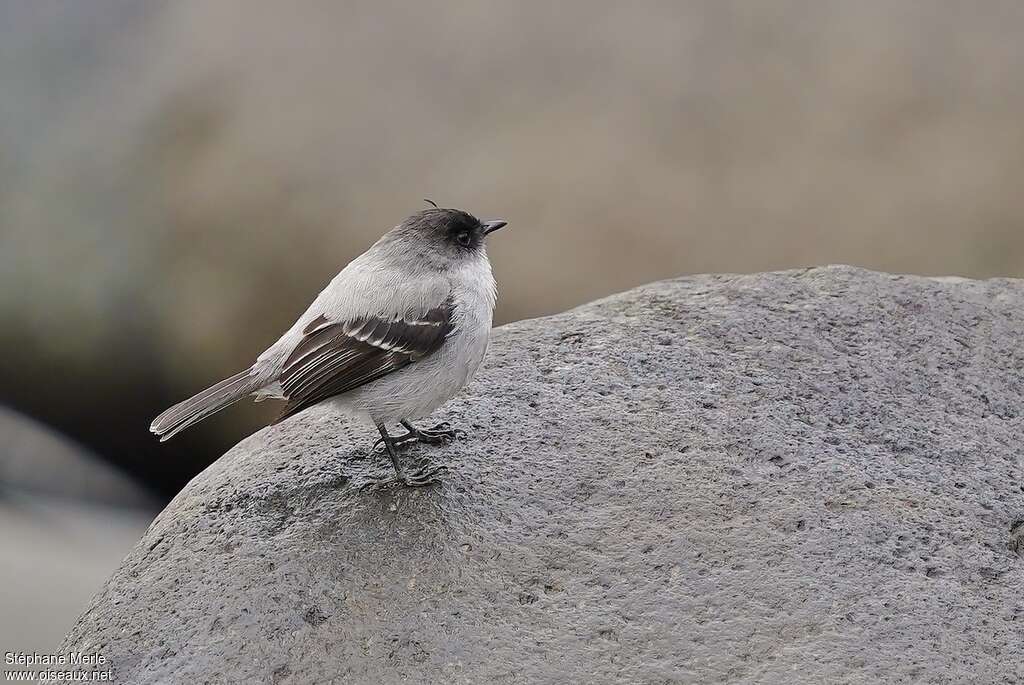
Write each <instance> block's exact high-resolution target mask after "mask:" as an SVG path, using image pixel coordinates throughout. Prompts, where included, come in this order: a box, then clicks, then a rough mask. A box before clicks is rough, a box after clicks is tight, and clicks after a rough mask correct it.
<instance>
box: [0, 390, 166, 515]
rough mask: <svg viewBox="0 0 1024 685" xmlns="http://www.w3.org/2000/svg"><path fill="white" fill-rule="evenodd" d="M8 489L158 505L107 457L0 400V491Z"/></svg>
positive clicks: (133, 505) (92, 500)
mask: <svg viewBox="0 0 1024 685" xmlns="http://www.w3.org/2000/svg"><path fill="white" fill-rule="evenodd" d="M12 491H14V492H17V493H20V494H23V495H29V496H43V497H57V498H61V499H68V500H74V501H77V502H80V503H85V504H94V505H100V506H107V507H117V508H125V507H127V508H138V509H153V508H155V507H156V505H157V502H156V499H155V498H154V497H153V495H152V493H150V492H147V491H146V490H145V489H144V488H143V487H141V486H139V484H138V483H136V482H135V481H133V480H132V479H131V478H129V477H128V476H126V475H125V474H124V473H122V472H121V471H119V470H117V469H116V468H114V467H113V466H111V465H110V464H109V463H107V462H104V461H102V460H100V459H99V457H97V456H96V455H94V454H92V453H90V452H89V451H88V450H86V449H84V448H82V447H80V446H79V445H75V444H73V443H72V442H71V441H70V440H68V439H67V438H65V437H64V436H62V435H60V434H58V433H56V432H55V431H53V430H51V429H50V428H47V427H46V426H44V425H42V424H40V423H39V422H37V421H34V420H32V419H30V418H29V417H27V416H23V415H21V414H19V413H17V412H14V411H11V410H10V409H7V408H5V407H3V406H0V497H3V495H4V492H8V493H10V492H12Z"/></svg>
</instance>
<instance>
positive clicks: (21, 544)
mask: <svg viewBox="0 0 1024 685" xmlns="http://www.w3.org/2000/svg"><path fill="white" fill-rule="evenodd" d="M156 506H157V503H156V500H155V498H154V497H153V496H152V495H151V494H150V493H148V492H147V491H146V490H145V489H144V488H142V487H140V486H139V485H138V484H137V483H135V482H134V481H132V479H130V478H128V477H127V476H125V475H123V474H121V473H119V472H118V471H116V470H115V469H114V468H112V467H111V466H110V465H109V464H106V463H104V462H102V461H100V460H99V459H98V458H97V457H96V456H95V455H92V454H90V453H89V452H88V451H87V450H85V449H83V448H81V447H79V446H77V445H75V444H73V443H72V442H71V441H69V440H68V439H66V438H65V437H63V436H61V435H59V434H57V433H56V432H54V431H52V430H51V429H49V428H47V427H46V426H43V425H41V424H39V423H37V422H35V421H32V420H31V419H29V418H27V417H25V416H21V415H20V414H17V413H16V412H13V411H10V410H8V409H5V408H3V407H0V607H3V611H0V645H2V647H3V650H4V651H5V652H39V653H44V654H45V653H51V652H52V651H53V650H54V648H55V647H56V646H57V644H58V643H59V642H60V640H61V637H62V636H63V635H64V634H65V633H66V632H67V627H68V626H70V625H72V624H73V623H74V621H75V618H76V617H77V616H79V615H80V614H81V612H82V609H83V607H85V605H86V603H87V602H88V601H89V598H90V597H92V596H93V595H95V593H96V589H97V588H98V587H100V586H101V585H102V583H103V581H104V580H105V579H106V578H108V577H109V576H110V573H111V572H112V571H113V570H114V569H115V568H117V565H118V564H119V563H120V562H121V560H122V559H123V558H124V555H125V554H127V553H128V551H129V550H130V549H131V547H132V545H133V544H135V543H136V542H137V541H138V539H139V537H140V536H141V535H142V532H143V531H144V530H145V528H146V525H147V524H148V523H149V522H150V520H151V519H152V517H153V514H154V513H155V510H156ZM9 668H11V666H9V665H7V664H6V663H0V670H5V669H9Z"/></svg>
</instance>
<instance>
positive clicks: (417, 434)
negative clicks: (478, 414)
mask: <svg viewBox="0 0 1024 685" xmlns="http://www.w3.org/2000/svg"><path fill="white" fill-rule="evenodd" d="M401 423H402V425H403V426H405V430H407V431H409V432H408V433H406V434H405V435H403V436H402V438H403V440H408V439H412V440H416V441H417V442H425V443H427V444H428V445H437V444H440V443H445V442H451V441H452V440H454V439H456V438H459V437H463V438H464V437H466V431H463V430H459V429H458V428H452V427H451V426H449V425H448V423H447V422H446V423H439V424H437V425H436V426H434V427H433V428H431V429H429V430H420V429H418V428H416V427H415V426H413V425H412V424H411V423H409V422H408V421H402V422H401Z"/></svg>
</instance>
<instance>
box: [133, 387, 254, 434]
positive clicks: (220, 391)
mask: <svg viewBox="0 0 1024 685" xmlns="http://www.w3.org/2000/svg"><path fill="white" fill-rule="evenodd" d="M258 389H259V384H258V381H257V380H256V378H254V377H253V374H252V369H246V370H245V371H242V372H241V373H237V374H235V375H234V376H232V377H231V378H225V379H224V380H222V381H221V382H220V383H217V384H216V385H213V386H211V387H209V388H207V389H206V390H203V391H202V392H201V393H199V394H198V395H196V396H195V397H190V398H189V399H187V400H185V401H184V402H179V403H178V404H176V405H174V406H173V407H171V408H170V409H168V410H167V411H165V412H164V413H163V414H161V415H160V416H158V417H156V418H155V419H154V420H153V423H152V425H150V427H149V430H151V431H153V432H154V433H156V434H157V435H159V436H160V442H163V441H164V440H170V439H171V438H173V437H174V436H175V435H177V434H178V433H179V432H180V431H183V430H185V429H186V428H188V427H189V426H191V425H192V424H194V423H199V422H200V421H202V420H203V419H205V418H206V417H207V416H210V415H211V414H215V413H217V412H219V411H220V410H221V409H224V408H225V407H227V406H229V405H232V404H234V403H235V402H237V401H238V400H240V399H242V398H243V397H245V396H246V395H250V394H252V393H253V392H255V391H256V390H258Z"/></svg>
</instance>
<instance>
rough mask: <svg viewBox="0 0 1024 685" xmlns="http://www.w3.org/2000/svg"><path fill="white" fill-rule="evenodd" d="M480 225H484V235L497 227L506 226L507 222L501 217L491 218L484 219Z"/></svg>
mask: <svg viewBox="0 0 1024 685" xmlns="http://www.w3.org/2000/svg"><path fill="white" fill-rule="evenodd" d="M481 225H482V226H483V227H484V235H487V234H488V233H494V232H495V231H497V230H498V229H499V228H503V227H504V226H507V225H508V222H507V221H503V220H501V219H493V220H491V221H484V222H483V223H482V224H481Z"/></svg>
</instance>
